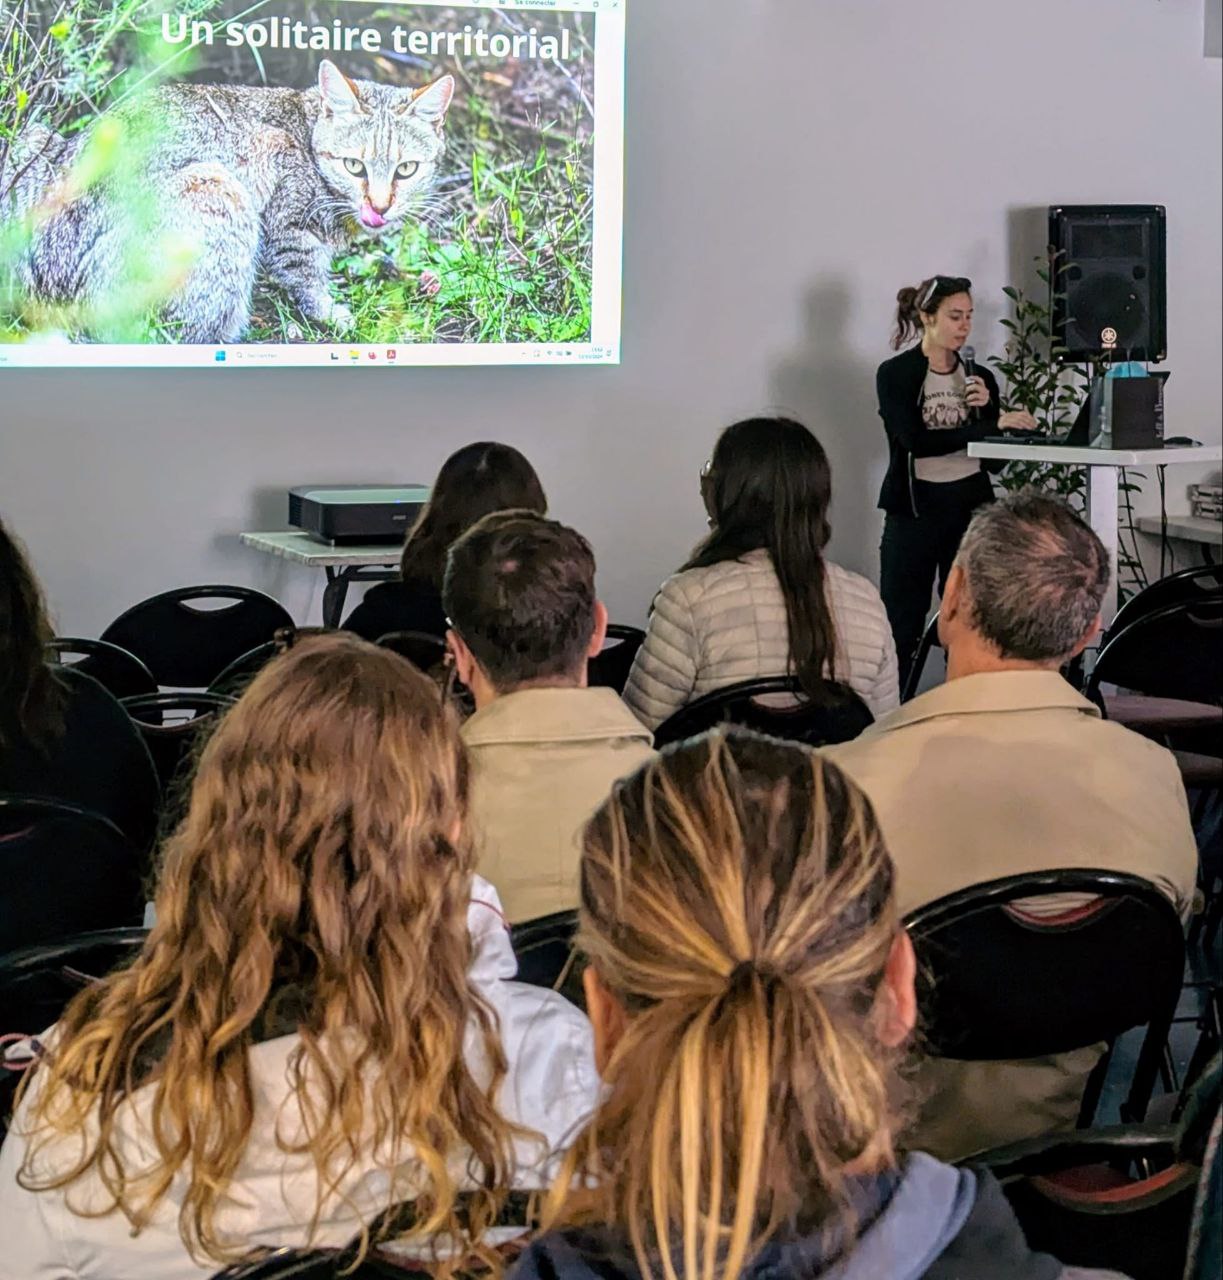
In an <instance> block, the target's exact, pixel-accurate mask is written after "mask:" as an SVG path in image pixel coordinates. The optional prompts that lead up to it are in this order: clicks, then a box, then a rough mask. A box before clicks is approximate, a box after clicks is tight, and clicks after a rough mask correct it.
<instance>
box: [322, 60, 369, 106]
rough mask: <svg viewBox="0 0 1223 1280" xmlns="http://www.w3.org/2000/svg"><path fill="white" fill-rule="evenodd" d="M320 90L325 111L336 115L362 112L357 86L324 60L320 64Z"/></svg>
mask: <svg viewBox="0 0 1223 1280" xmlns="http://www.w3.org/2000/svg"><path fill="white" fill-rule="evenodd" d="M318 90H319V93H320V94H321V95H322V98H323V110H324V111H327V112H329V113H334V114H336V115H350V114H351V113H352V112H354V111H360V110H361V99H360V98H358V97H357V86H356V85H355V84H353V82H352V81H351V80H350V79H349V78H348V77H347V76H346V75H345V74H344V73H343V72H342V71H341V70H340V68H339V67H337V66H336V64H335V63H334V62H330V61H328V59H326V58H324V59H323V60H322V62H320V63H319V64H318Z"/></svg>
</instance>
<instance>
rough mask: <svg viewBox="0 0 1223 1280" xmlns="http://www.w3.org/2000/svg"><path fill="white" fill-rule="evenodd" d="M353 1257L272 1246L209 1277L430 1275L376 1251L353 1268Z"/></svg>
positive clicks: (396, 1278) (403, 1279)
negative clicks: (265, 1251)
mask: <svg viewBox="0 0 1223 1280" xmlns="http://www.w3.org/2000/svg"><path fill="white" fill-rule="evenodd" d="M352 1260H353V1251H352V1249H292V1248H280V1249H272V1250H269V1251H268V1252H267V1253H264V1254H261V1255H259V1256H257V1257H255V1258H253V1259H252V1260H250V1261H249V1262H235V1263H234V1264H233V1265H232V1266H229V1267H226V1268H225V1270H224V1271H217V1272H215V1273H214V1274H213V1275H212V1277H211V1280H348V1277H350V1276H351V1277H352V1278H353V1280H426V1278H427V1277H428V1276H429V1275H430V1274H431V1273H430V1272H427V1271H426V1270H424V1269H423V1268H422V1269H420V1270H414V1269H413V1268H412V1267H411V1266H405V1265H404V1263H403V1262H402V1261H398V1260H395V1261H392V1260H390V1259H387V1258H382V1257H379V1256H378V1255H377V1254H370V1255H367V1256H366V1258H365V1259H364V1260H363V1261H362V1262H361V1263H360V1265H359V1266H356V1267H354V1266H353V1263H352ZM459 1274H460V1275H461V1274H462V1271H461V1270H460V1272H459Z"/></svg>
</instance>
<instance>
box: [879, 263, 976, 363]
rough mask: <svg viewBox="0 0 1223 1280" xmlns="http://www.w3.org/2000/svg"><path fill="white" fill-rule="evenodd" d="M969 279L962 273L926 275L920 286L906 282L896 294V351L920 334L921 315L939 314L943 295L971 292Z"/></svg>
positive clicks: (894, 340) (948, 296)
mask: <svg viewBox="0 0 1223 1280" xmlns="http://www.w3.org/2000/svg"><path fill="white" fill-rule="evenodd" d="M971 292H972V281H971V280H969V279H966V278H965V277H964V276H929V277H928V278H927V279H925V280H923V281H922V282H921V284H919V285H905V287H904V288H903V289H901V290H900V292H899V293H897V295H896V332H895V333H894V334H893V335H892V349H893V350H894V351H899V350H900V349H901V347H907V346H908V345H909V343H910V342H912V341H913V340H914V339H915V338H920V337H921V335H922V316H923V315H927V316H933V315H936V314H937V313H938V309H939V305H940V304H941V303H942V301H943V299H944V298H950V297H951V296H952V295H953V294H956V293H971Z"/></svg>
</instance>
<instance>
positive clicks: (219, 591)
mask: <svg viewBox="0 0 1223 1280" xmlns="http://www.w3.org/2000/svg"><path fill="white" fill-rule="evenodd" d="M208 605H213V606H219V607H206V606H208ZM292 626H293V619H292V618H291V617H290V616H289V613H288V612H287V611H286V610H285V608H284V606H283V605H281V604H279V603H277V601H275V600H273V599H272V597H271V596H267V595H264V594H263V592H262V591H253V590H251V588H249V587H228V586H202V587H179V588H177V589H176V590H174V591H163V592H162V593H161V594H160V595H156V596H153V597H151V598H150V599H148V600H143V601H141V602H140V604H137V605H133V606H132V608H130V609H128V610H127V611H126V612H125V613H122V614H120V616H119V617H118V618H116V619H115V621H114V622H112V623H111V624H110V626H109V627H107V628H106V630H105V631H103V632H102V639H103V640H108V641H109V642H110V643H111V644H117V645H119V646H121V647H122V648H124V649H127V650H128V651H129V652H130V653H134V654H135V655H136V656H137V657H138V658H140V659H141V660H142V661H143V662H144V663H145V664H146V665H147V666H148V668H149V670H150V671H151V672H152V673H153V676H154V678H155V679H156V680H157V683H158V684H159V685H163V686H169V687H171V688H180V689H183V688H186V689H203V688H206V687H207V686H208V685H209V684H211V683H212V681H213V680H215V679H216V678H217V676H219V675H220V674H221V672H222V671H224V670H225V668H226V667H227V666H229V664H230V663H231V662H233V661H234V660H235V659H236V658H239V657H241V656H242V655H243V654H246V653H249V652H250V651H251V650H252V649H254V648H255V647H256V646H257V645H261V644H264V643H266V642H267V641H268V640H272V639H274V638H275V635H276V632H277V631H278V630H280V629H281V628H283V627H290V628H291V627H292Z"/></svg>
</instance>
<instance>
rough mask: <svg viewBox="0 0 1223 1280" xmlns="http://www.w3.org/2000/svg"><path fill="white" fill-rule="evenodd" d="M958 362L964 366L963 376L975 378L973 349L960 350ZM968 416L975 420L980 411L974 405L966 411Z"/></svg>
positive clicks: (974, 353)
mask: <svg viewBox="0 0 1223 1280" xmlns="http://www.w3.org/2000/svg"><path fill="white" fill-rule="evenodd" d="M960 360H961V361H962V362H963V365H964V376H965V377H966V378H975V377H976V376H977V352H976V348H975V347H962V348H961V349H960ZM968 416H969V417H970V418H972V419H974V420H975V419H977V418H979V417H980V416H981V411H980V410H979V409H978V408H977V406H976V405H973V406H972V408H971V409H969V411H968Z"/></svg>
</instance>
